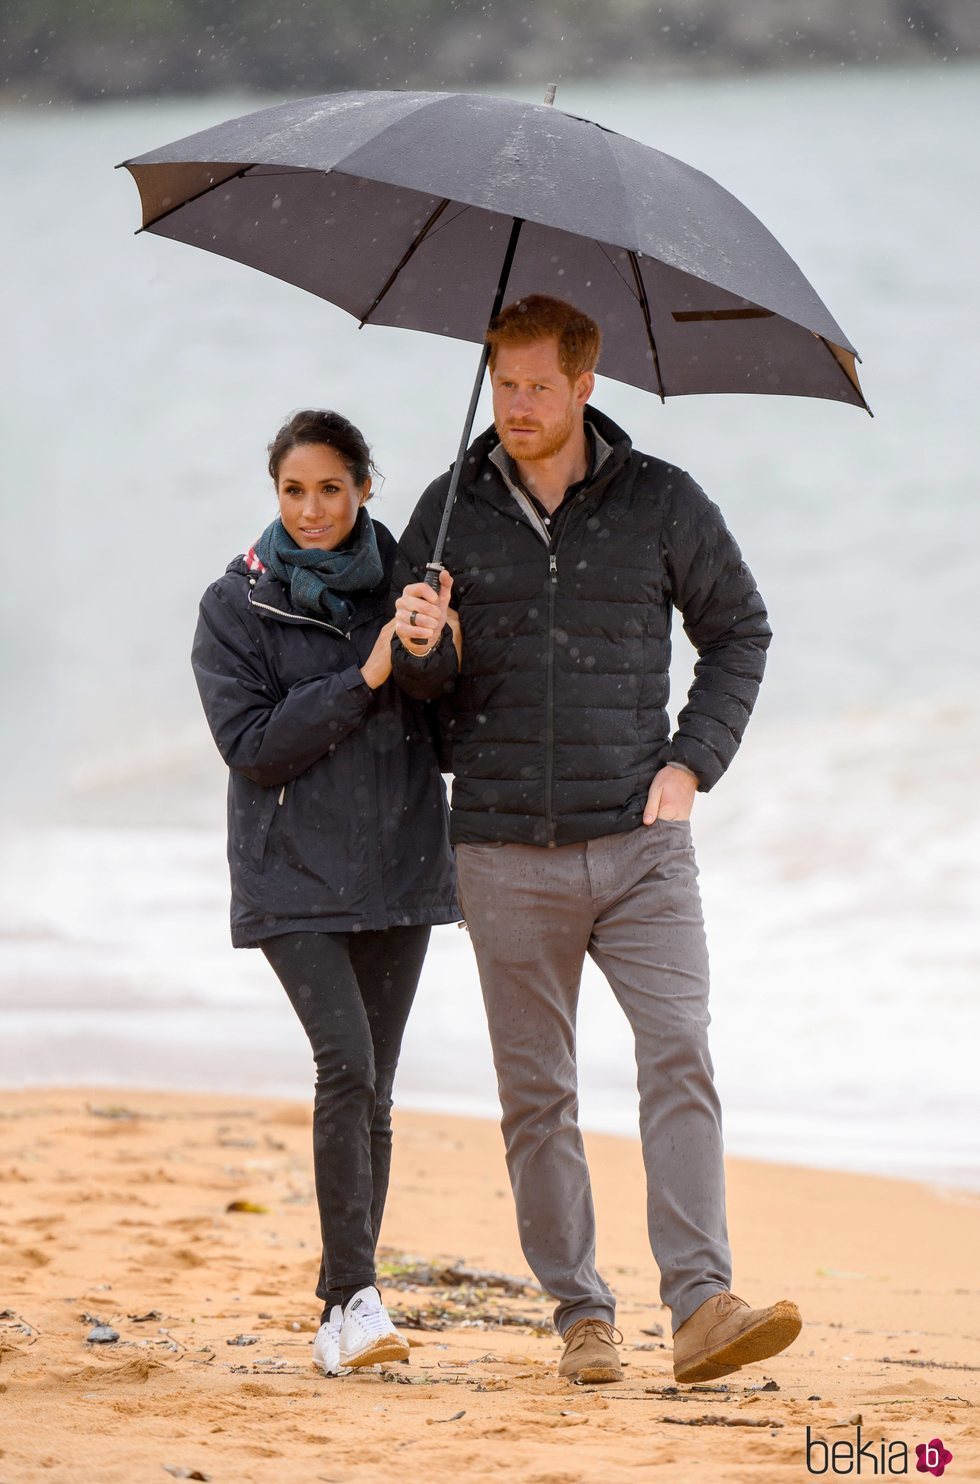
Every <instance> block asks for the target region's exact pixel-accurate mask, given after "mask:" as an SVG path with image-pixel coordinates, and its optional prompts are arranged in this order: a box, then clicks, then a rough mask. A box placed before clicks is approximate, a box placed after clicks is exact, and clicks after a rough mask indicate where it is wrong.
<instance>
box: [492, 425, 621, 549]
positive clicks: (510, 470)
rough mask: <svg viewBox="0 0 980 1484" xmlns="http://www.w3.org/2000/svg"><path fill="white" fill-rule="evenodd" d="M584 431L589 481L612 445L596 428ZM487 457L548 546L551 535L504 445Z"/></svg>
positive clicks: (610, 450)
mask: <svg viewBox="0 0 980 1484" xmlns="http://www.w3.org/2000/svg"><path fill="white" fill-rule="evenodd" d="M585 431H586V436H587V437H591V439H592V467H591V468H590V470H589V472H588V474H587V475H586V478H587V479H590V480H591V479H594V478H595V477H596V475H597V474H598V472H599V470H600V469H601V468H602V466H603V464H604V463H605V462H606V460H607V459H608V458H609V456H610V454H611V453H612V444H611V443H607V442H606V440H605V438H603V436H602V434H601V433H600V432H599V430H598V428H596V427H595V426H594V425H593V424H592V423H586V425H585ZM488 457H489V459H490V462H491V464H493V466H494V468H495V469H497V470H498V471H499V473H500V476H501V478H502V479H503V481H504V484H505V485H506V486H507V488H508V490H509V491H510V493H511V495H512V496H513V498H514V500H515V501H516V503H517V504H518V506H519V507H520V509H521V512H522V514H523V515H524V517H525V519H526V520H527V521H528V522H529V523H530V524H531V525H532V526H533V527H534V529H535V531H536V532H537V534H538V535H539V536H540V537H541V540H542V541H543V542H544V544H545V545H546V546H550V545H551V533H550V531H549V530H548V528H547V526H546V525H545V523H544V521H543V520H542V519H541V517H540V515H539V514H538V512H537V510H536V508H535V506H534V504H533V502H532V501H531V500H529V499H528V497H527V495H526V494H525V492H524V490H523V489H522V488H521V486H520V481H519V479H518V475H517V466H516V465H515V463H514V460H513V459H512V458H511V456H510V454H509V453H508V452H507V450H506V448H504V445H503V444H502V443H498V444H496V445H495V446H494V447H493V448H492V449H491V450H490V453H489V455H488Z"/></svg>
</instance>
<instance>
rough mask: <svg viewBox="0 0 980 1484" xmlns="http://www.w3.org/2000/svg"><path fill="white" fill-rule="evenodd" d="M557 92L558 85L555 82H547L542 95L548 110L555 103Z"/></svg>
mask: <svg viewBox="0 0 980 1484" xmlns="http://www.w3.org/2000/svg"><path fill="white" fill-rule="evenodd" d="M557 91H558V84H557V83H556V82H549V84H548V86H547V88H546V90H545V95H544V101H545V103H547V105H548V107H549V108H550V107H551V105H552V104H553V103H554V101H555V94H556V93H557Z"/></svg>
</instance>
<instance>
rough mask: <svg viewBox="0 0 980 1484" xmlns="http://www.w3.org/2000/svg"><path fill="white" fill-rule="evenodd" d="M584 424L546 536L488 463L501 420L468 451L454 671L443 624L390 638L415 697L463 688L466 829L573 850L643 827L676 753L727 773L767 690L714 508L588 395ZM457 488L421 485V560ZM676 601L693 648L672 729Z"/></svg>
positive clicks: (742, 581) (756, 636)
mask: <svg viewBox="0 0 980 1484" xmlns="http://www.w3.org/2000/svg"><path fill="white" fill-rule="evenodd" d="M586 420H587V422H588V423H589V424H591V425H592V428H593V429H594V431H595V432H596V433H597V434H598V435H599V439H600V442H599V444H598V447H599V448H600V449H602V450H603V461H602V462H601V464H600V465H599V467H598V468H597V469H596V470H595V472H594V473H593V475H592V477H591V479H590V480H589V481H587V483H586V485H585V487H584V488H583V489H582V490H581V491H579V493H578V494H577V495H575V496H574V497H573V503H572V505H571V508H570V509H569V510H568V511H567V512H566V513H565V514H564V515H563V517H562V520H561V523H560V525H559V528H558V534H557V536H556V538H555V540H554V543H553V544H549V537H548V532H547V531H546V530H545V529H544V527H543V526H542V525H541V524H540V521H539V520H537V518H536V517H535V516H534V514H533V507H530V502H528V501H527V500H526V497H524V506H523V507H522V504H521V501H520V498H519V497H518V495H515V493H514V491H513V490H512V489H511V488H510V487H509V486H508V483H507V481H506V480H505V479H504V477H503V474H502V471H501V470H500V469H499V468H498V467H497V465H496V464H495V463H494V462H492V461H491V458H490V455H491V453H492V451H493V449H494V448H495V446H496V444H497V435H496V433H495V432H494V430H493V428H490V429H488V430H487V432H486V433H484V434H483V435H482V436H481V437H480V438H478V439H477V440H476V441H475V442H474V443H473V444H472V445H471V446H470V448H469V450H468V452H467V456H466V457H467V464H466V470H465V472H464V475H463V478H462V479H461V481H460V489H459V494H458V496H457V501H456V508H455V511H454V513H453V518H452V523H451V525H450V527H449V539H448V543H447V547H446V554H445V559H444V560H445V564H446V567H447V568H448V569H449V571H450V572H451V573H452V575H453V582H454V598H453V601H454V603H455V604H456V605H457V606H458V608H459V613H460V620H461V623H462V628H463V663H462V670H461V673H460V674H459V675H458V676H456V674H455V669H456V666H455V652H454V650H453V648H452V646H451V644H449V643H448V642H446V641H445V638H444V641H443V643H442V644H441V645H440V646H439V648H438V649H437V650H435V651H434V652H433V654H432V655H430V656H428V657H427V658H426V659H423V660H420V659H418V658H415V657H414V656H411V655H409V654H407V653H406V652H405V650H404V649H403V648H402V646H401V644H400V643H399V642H398V641H397V640H396V641H395V646H394V653H395V675H396V678H397V680H398V682H399V684H400V685H402V686H403V687H404V688H405V689H406V690H407V691H408V692H409V693H410V694H412V695H415V696H434V695H446V694H447V692H449V691H450V690H451V695H448V699H447V700H446V701H445V702H444V706H443V711H444V716H445V721H446V725H447V727H448V729H449V731H450V736H451V769H452V772H453V773H454V775H455V777H454V783H453V795H452V826H451V828H452V838H453V840H454V842H460V841H467V842H480V841H497V840H503V841H523V842H525V843H528V844H537V845H547V844H558V845H563V844H566V843H570V842H572V841H575V840H588V839H595V838H597V837H598V836H601V835H611V834H616V833H619V832H620V831H625V830H631V829H634V828H635V827H636V826H638V825H639V824H640V823H641V820H642V814H643V806H644V803H645V800H646V794H647V790H648V788H649V785H650V782H651V780H652V778H653V776H654V774H655V773H656V772H657V770H658V768H660V767H661V766H662V765H663V764H664V763H666V762H668V761H673V762H679V763H683V764H685V765H686V766H687V767H689V768H690V769H692V771H693V772H694V773H696V774H697V777H698V781H699V787H700V788H701V789H702V790H707V789H710V788H711V787H712V785H713V784H715V783H716V782H717V781H718V779H719V778H720V777H721V775H722V773H723V772H724V770H725V768H726V767H727V766H728V764H729V763H730V762H731V760H732V758H733V756H734V754H735V751H736V749H737V747H738V744H739V742H740V740H741V737H742V733H743V731H744V729H745V725H746V722H747V721H748V719H749V715H750V713H751V711H752V707H753V705H754V703H755V699H756V696H757V694H758V689H759V682H760V681H761V679H762V673H763V669H764V667H765V651H766V648H767V646H768V644H769V640H770V637H771V633H770V629H769V625H768V623H767V621H766V610H765V607H764V605H763V602H762V598H761V597H760V595H759V593H758V591H757V590H756V585H755V581H754V579H753V577H752V574H751V572H750V571H749V570H748V568H747V567H746V566H745V564H744V563H743V561H742V558H741V554H740V552H739V549H738V547H737V546H736V544H735V541H734V540H733V539H732V536H731V535H730V533H729V531H728V529H727V527H726V526H725V523H724V521H723V519H722V517H721V513H720V511H719V510H718V507H717V506H716V505H713V504H712V503H711V501H710V500H708V498H707V496H706V495H705V494H704V492H703V491H702V490H701V489H700V488H699V487H698V485H696V484H695V483H694V481H693V480H692V479H691V478H690V476H689V475H688V474H685V473H684V472H683V471H682V470H680V469H676V468H674V467H673V466H672V465H670V464H666V463H663V462H662V461H661V460H660V459H655V458H653V457H651V456H650V455H649V454H643V453H638V452H636V451H635V450H634V449H633V447H632V445H631V443H630V440H629V438H628V437H627V436H626V434H625V433H624V432H623V431H622V429H620V428H618V427H617V426H616V424H615V423H613V422H612V421H611V420H610V419H609V418H607V417H605V416H604V415H603V414H602V413H600V412H598V411H597V410H596V409H595V408H592V407H588V408H587V409H586ZM603 444H607V445H609V447H608V450H606V449H603ZM448 485H449V474H448V473H447V474H443V475H441V476H440V478H438V479H437V480H435V482H434V483H433V484H431V485H430V486H429V488H428V489H427V490H426V492H425V494H424V495H423V496H422V498H421V500H420V501H419V504H418V506H417V507H416V510H415V514H414V515H413V517H412V519H411V521H410V523H409V526H408V529H407V530H406V532H405V534H404V536H403V537H402V540H401V543H400V544H401V549H402V551H403V553H404V555H405V557H406V558H407V559H408V561H409V562H410V563H411V564H412V566H413V567H414V569H415V571H416V574H417V575H418V574H420V573H421V572H422V571H423V570H424V567H425V563H426V561H428V560H429V558H430V556H431V552H432V547H433V542H434V539H435V535H436V531H437V528H438V524H439V517H440V513H441V510H442V506H443V503H444V500H445V495H446V491H447V489H448ZM527 507H530V513H529V509H528V508H527ZM672 606H676V607H677V608H679V609H680V611H681V613H682V614H683V616H684V627H685V630H686V632H687V634H688V636H689V638H690V639H691V641H692V643H693V644H694V645H695V647H696V648H697V650H698V654H699V659H698V662H697V664H696V665H695V679H694V682H693V684H692V686H691V690H690V694H689V696H688V701H687V705H686V706H685V707H684V709H683V710H682V711H681V713H680V716H679V718H678V727H677V731H676V733H675V735H674V737H673V738H671V736H670V725H669V721H668V717H667V711H666V705H667V699H668V690H669V675H668V669H669V662H670V624H671V610H672ZM448 761H449V760H448V759H447V766H448Z"/></svg>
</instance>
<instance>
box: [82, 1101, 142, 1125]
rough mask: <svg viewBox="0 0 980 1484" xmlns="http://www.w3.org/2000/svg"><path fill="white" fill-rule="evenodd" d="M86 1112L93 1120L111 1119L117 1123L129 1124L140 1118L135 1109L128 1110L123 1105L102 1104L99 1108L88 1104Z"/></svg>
mask: <svg viewBox="0 0 980 1484" xmlns="http://www.w3.org/2000/svg"><path fill="white" fill-rule="evenodd" d="M85 1111H86V1113H89V1114H91V1116H92V1117H93V1118H111V1119H113V1120H115V1121H116V1122H117V1123H125V1122H129V1121H132V1120H133V1119H136V1118H139V1116H140V1115H139V1113H137V1112H136V1111H135V1109H133V1108H127V1107H126V1106H125V1105H124V1104H123V1103H102V1104H101V1105H100V1106H99V1107H95V1106H94V1105H93V1104H92V1103H86V1104H85Z"/></svg>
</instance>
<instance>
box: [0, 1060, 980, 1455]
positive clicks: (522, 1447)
mask: <svg viewBox="0 0 980 1484" xmlns="http://www.w3.org/2000/svg"><path fill="white" fill-rule="evenodd" d="M587 1142H588V1146H589V1151H590V1159H591V1163H592V1169H593V1176H594V1187H595V1197H596V1203H597V1208H598V1215H599V1243H600V1247H599V1258H600V1264H601V1267H602V1269H603V1271H604V1273H605V1275H606V1277H607V1278H608V1279H609V1281H610V1282H611V1283H612V1284H613V1286H614V1288H615V1289H616V1291H617V1293H618V1296H619V1300H620V1309H619V1324H620V1327H621V1329H622V1331H623V1334H624V1337H625V1343H624V1351H623V1354H624V1359H625V1360H626V1361H627V1362H628V1370H627V1380H626V1381H625V1382H624V1383H623V1384H622V1385H618V1386H611V1387H606V1388H598V1387H573V1386H570V1385H568V1384H567V1383H565V1382H562V1381H560V1380H559V1379H558V1377H557V1374H556V1364H557V1359H558V1355H559V1345H558V1342H557V1340H556V1337H555V1335H554V1333H553V1331H552V1330H551V1328H550V1318H549V1316H550V1307H551V1306H550V1303H549V1301H548V1300H547V1299H546V1298H545V1296H544V1295H542V1294H541V1293H540V1292H539V1291H537V1289H536V1287H535V1285H534V1284H533V1283H532V1282H531V1280H530V1277H529V1274H528V1272H527V1268H526V1265H525V1263H524V1260H523V1257H522V1254H521V1251H520V1247H519V1244H518V1240H517V1234H516V1229H515V1222H514V1217H513V1211H512V1207H511V1201H510V1194H509V1190H508V1187H507V1180H506V1173H505V1169H504V1164H503V1158H502V1152H501V1147H500V1137H499V1132H498V1130H497V1128H496V1127H495V1126H494V1125H492V1124H490V1123H485V1122H481V1121H477V1120H466V1119H461V1118H449V1117H443V1116H440V1115H435V1114H424V1115H423V1114H404V1113H403V1114H401V1115H400V1116H398V1118H397V1127H396V1145H395V1163H394V1174H393V1182H392V1189H391V1197H390V1200H389V1205H388V1212H387V1216H386V1224H385V1229H384V1232H383V1237H382V1243H383V1250H382V1259H383V1267H382V1271H383V1274H384V1293H385V1297H386V1301H387V1303H388V1305H389V1308H390V1309H391V1310H392V1312H393V1314H394V1315H395V1317H396V1319H398V1320H399V1322H401V1323H402V1325H403V1327H404V1329H405V1331H406V1333H407V1334H408V1335H409V1337H410V1339H411V1342H412V1352H411V1359H410V1361H409V1363H408V1364H407V1365H396V1366H392V1367H389V1368H386V1369H376V1370H373V1371H367V1372H359V1373H352V1374H350V1375H348V1376H343V1377H339V1378H326V1377H323V1376H321V1375H320V1374H319V1373H318V1372H316V1371H315V1370H314V1369H313V1368H312V1366H311V1364H310V1357H311V1344H312V1339H313V1335H314V1333H315V1330H316V1326H317V1322H318V1305H317V1302H316V1300H315V1298H314V1296H313V1287H314V1283H315V1275H316V1265H317V1247H316V1207H315V1203H314V1199H313V1187H312V1165H311V1160H310V1155H309V1147H308V1146H309V1110H308V1108H307V1107H306V1106H305V1105H303V1104H299V1103H287V1102H272V1101H268V1100H259V1099H253V1098H249V1097H230V1096H225V1097H217V1096H205V1095H197V1094H177V1093H145V1092H139V1093H136V1092H134V1093H131V1094H120V1092H119V1091H118V1090H113V1091H111V1092H106V1091H100V1090H89V1089H70V1090H65V1091H61V1090H59V1091H51V1090H47V1089H45V1090H38V1091H18V1092H3V1093H0V1228H2V1243H0V1417H2V1426H0V1484H30V1481H34V1480H47V1481H66V1484H67V1481H76V1480H79V1481H80V1480H93V1481H97V1484H136V1481H144V1480H151V1481H152V1480H163V1479H165V1478H167V1477H175V1478H189V1479H202V1478H206V1479H211V1480H214V1481H216V1484H220V1481H231V1480H234V1481H236V1484H244V1481H263V1484H264V1481H273V1480H274V1481H276V1484H293V1481H296V1484H300V1481H302V1484H309V1481H321V1480H322V1481H331V1484H333V1481H337V1484H340V1481H348V1480H349V1481H358V1484H360V1481H364V1484H368V1481H372V1484H373V1481H375V1480H380V1479H383V1478H394V1477H398V1478H401V1479H408V1480H412V1481H415V1480H418V1481H420V1484H421V1481H425V1484H428V1481H429V1480H433V1481H441V1480H460V1479H465V1480H467V1481H482V1480H487V1481H490V1480H493V1481H498V1480H502V1479H506V1480H515V1481H520V1484H525V1481H527V1484H580V1481H582V1484H585V1481H588V1484H591V1481H599V1480H602V1481H610V1484H617V1481H627V1480H630V1481H635V1480H637V1479H644V1480H645V1479H653V1478H663V1479H665V1480H673V1479H681V1478H695V1477H696V1478H703V1479H706V1480H712V1481H715V1480H726V1481H727V1480H732V1481H735V1480H744V1481H754V1480H757V1479H767V1480H769V1479H772V1480H783V1479H786V1480H790V1479H802V1478H805V1477H809V1473H808V1456H807V1439H808V1437H809V1441H810V1454H809V1472H821V1473H822V1472H826V1473H835V1472H837V1473H842V1472H850V1473H857V1472H858V1467H857V1463H856V1461H855V1460H856V1457H857V1454H856V1449H857V1447H859V1446H863V1447H864V1449H865V1451H864V1454H863V1456H862V1458H861V1463H860V1472H861V1473H864V1474H871V1473H873V1472H877V1473H879V1474H880V1473H883V1472H885V1473H887V1472H891V1473H895V1472H908V1473H909V1474H912V1475H915V1474H916V1462H917V1459H916V1453H915V1447H916V1444H919V1443H928V1442H930V1441H931V1440H932V1439H934V1438H940V1439H941V1440H942V1443H943V1444H944V1446H945V1448H946V1449H947V1450H949V1452H951V1453H952V1455H953V1459H952V1462H951V1463H949V1464H948V1465H947V1468H946V1472H947V1475H948V1476H949V1477H950V1478H951V1479H953V1480H961V1479H976V1478H978V1477H980V1422H978V1421H977V1414H976V1411H975V1407H976V1403H977V1400H978V1397H980V1385H978V1380H980V1277H978V1273H977V1257H978V1254H980V1196H977V1195H975V1194H972V1193H969V1192H963V1191H956V1190H948V1189H943V1188H941V1187H932V1186H926V1185H919V1184H914V1183H911V1182H903V1181H894V1180H886V1179H880V1178H874V1177H869V1176H858V1175H851V1174H838V1173H834V1172H823V1171H815V1170H803V1169H798V1168H793V1167H790V1166H783V1165H776V1164H763V1163H753V1162H749V1161H744V1160H734V1159H732V1160H729V1161H728V1183H729V1215H730V1228H731V1237H732V1244H733V1250H734V1254H735V1276H734V1283H733V1287H734V1290H735V1292H737V1293H739V1294H741V1295H742V1296H743V1297H745V1298H746V1299H747V1300H748V1301H749V1302H750V1303H752V1304H763V1303H768V1302H772V1301H774V1300H775V1299H777V1298H780V1297H784V1296H785V1297H792V1298H794V1299H795V1300H796V1301H797V1302H798V1303H799V1305H800V1308H801V1310H802V1312H803V1316H804V1328H803V1332H802V1334H801V1335H800V1338H799V1339H798V1340H797V1341H796V1343H795V1344H794V1345H793V1346H792V1348H791V1349H790V1350H789V1351H787V1352H786V1353H784V1354H783V1355H780V1356H777V1357H775V1358H774V1359H772V1360H771V1361H768V1362H765V1363H762V1364H758V1365H754V1366H751V1367H747V1368H745V1369H744V1370H742V1371H740V1372H738V1373H737V1374H735V1375H733V1376H731V1377H729V1378H726V1380H724V1381H719V1382H715V1383H712V1384H710V1385H705V1386H682V1387H676V1386H675V1385H674V1382H673V1375H672V1372H671V1351H670V1324H669V1315H668V1314H667V1313H666V1311H665V1310H664V1309H663V1308H662V1307H661V1306H660V1303H659V1298H658V1274H657V1271H656V1268H655V1265H654V1263H653V1261H652V1258H651V1256H650V1253H649V1249H648V1247H647V1241H646V1234H645V1229H644V1214H643V1212H644V1201H643V1182H642V1169H641V1163H640V1155H639V1146H638V1144H637V1143H635V1142H633V1141H631V1140H628V1139H618V1138H613V1137H608V1136H592V1137H590V1138H588V1140H587ZM236 1205H237V1206H238V1209H236ZM97 1326H105V1327H107V1328H108V1330H109V1332H110V1334H111V1333H114V1334H115V1335H116V1336H117V1338H115V1339H111V1338H108V1336H106V1338H105V1340H104V1341H103V1342H99V1340H98V1338H97V1335H98V1330H97ZM93 1331H96V1335H93ZM102 1333H103V1334H104V1333H105V1330H103V1331H102ZM807 1429H809V1433H808V1432H807ZM825 1445H826V1446H825ZM902 1445H904V1448H905V1449H907V1455H906V1454H905V1453H903V1449H902ZM835 1448H836V1452H833V1453H832V1452H831V1450H832V1449H835ZM903 1458H904V1459H905V1465H904V1467H900V1465H901V1463H902V1460H903ZM872 1459H873V1460H874V1465H875V1467H873V1466H872ZM848 1460H849V1466H848ZM883 1462H884V1464H885V1467H883ZM923 1477H925V1476H923Z"/></svg>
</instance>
